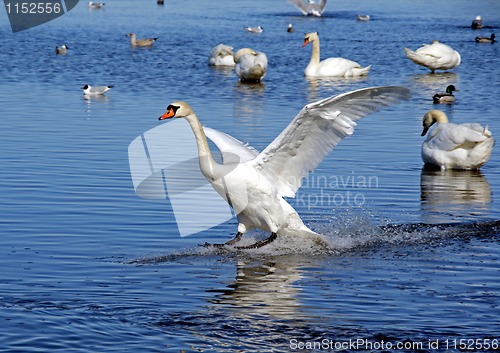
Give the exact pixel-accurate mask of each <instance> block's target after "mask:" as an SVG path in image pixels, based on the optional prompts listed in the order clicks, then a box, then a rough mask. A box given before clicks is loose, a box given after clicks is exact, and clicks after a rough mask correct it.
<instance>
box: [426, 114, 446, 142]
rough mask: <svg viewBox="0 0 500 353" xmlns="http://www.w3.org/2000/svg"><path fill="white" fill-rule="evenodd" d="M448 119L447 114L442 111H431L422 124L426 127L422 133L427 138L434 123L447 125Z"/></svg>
mask: <svg viewBox="0 0 500 353" xmlns="http://www.w3.org/2000/svg"><path fill="white" fill-rule="evenodd" d="M447 122H448V118H447V117H446V114H445V113H444V112H443V111H442V110H429V111H428V112H427V113H426V114H425V115H424V120H423V122H422V125H423V127H424V130H423V131H422V136H425V134H426V133H427V131H428V130H429V128H430V127H431V126H432V125H433V124H434V123H438V124H439V123H447Z"/></svg>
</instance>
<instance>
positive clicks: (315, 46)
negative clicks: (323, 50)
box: [308, 38, 319, 66]
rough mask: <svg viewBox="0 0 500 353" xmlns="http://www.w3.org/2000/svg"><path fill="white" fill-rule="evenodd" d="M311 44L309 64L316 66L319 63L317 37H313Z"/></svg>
mask: <svg viewBox="0 0 500 353" xmlns="http://www.w3.org/2000/svg"><path fill="white" fill-rule="evenodd" d="M311 44H312V53H311V60H310V61H309V65H314V66H317V65H318V64H319V38H315V39H314V41H313V42H312V43H311ZM309 65H308V66H309Z"/></svg>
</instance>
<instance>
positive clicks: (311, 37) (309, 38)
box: [302, 32, 319, 48]
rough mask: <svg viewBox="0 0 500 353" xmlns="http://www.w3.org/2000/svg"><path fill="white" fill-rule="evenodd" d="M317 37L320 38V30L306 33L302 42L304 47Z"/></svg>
mask: <svg viewBox="0 0 500 353" xmlns="http://www.w3.org/2000/svg"><path fill="white" fill-rule="evenodd" d="M317 39H319V33H318V32H311V33H307V34H305V35H304V43H303V44H302V48H303V47H305V46H306V45H307V44H309V43H312V42H314V41H315V40H317Z"/></svg>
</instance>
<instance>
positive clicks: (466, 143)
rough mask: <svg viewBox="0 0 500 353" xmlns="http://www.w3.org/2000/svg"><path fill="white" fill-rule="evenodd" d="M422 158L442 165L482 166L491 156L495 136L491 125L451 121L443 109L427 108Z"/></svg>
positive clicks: (439, 165)
mask: <svg viewBox="0 0 500 353" xmlns="http://www.w3.org/2000/svg"><path fill="white" fill-rule="evenodd" d="M434 123H437V126H436V127H434V128H433V129H432V130H430V131H429V135H428V136H427V139H426V140H425V142H424V143H423V144H422V160H423V161H424V162H425V163H427V164H431V165H435V166H438V167H440V168H441V169H466V170H471V169H479V168H481V167H482V166H483V165H484V164H485V163H486V162H488V160H489V159H490V156H491V152H492V150H493V146H494V145H495V140H493V137H492V134H491V131H489V130H488V127H487V126H486V127H484V128H483V127H482V126H481V125H479V124H477V123H466V124H452V123H449V122H448V118H447V117H446V114H445V113H444V112H443V111H441V110H430V111H428V112H427V113H426V114H425V116H424V119H423V127H424V130H423V131H422V136H425V134H426V133H427V131H428V130H429V128H430V127H431V126H432V125H434Z"/></svg>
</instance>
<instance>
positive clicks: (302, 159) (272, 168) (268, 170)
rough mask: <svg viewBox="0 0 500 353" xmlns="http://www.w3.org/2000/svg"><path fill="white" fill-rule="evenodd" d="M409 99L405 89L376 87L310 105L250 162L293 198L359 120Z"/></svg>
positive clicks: (280, 191) (281, 191) (283, 193)
mask: <svg viewBox="0 0 500 353" xmlns="http://www.w3.org/2000/svg"><path fill="white" fill-rule="evenodd" d="M409 97H410V90H409V89H407V88H404V87H396V86H394V87H374V88H365V89H360V90H357V91H353V92H348V93H344V94H340V95H338V96H334V97H330V98H326V99H323V100H320V101H318V102H314V103H310V104H307V105H306V106H305V107H304V108H302V110H301V111H300V112H299V114H298V115H297V116H296V117H295V119H294V120H293V121H292V122H291V123H290V125H288V127H287V128H286V129H285V130H283V132H282V133H281V134H280V135H278V137H276V139H275V140H274V141H273V142H272V143H271V144H270V145H269V146H267V147H266V148H265V149H264V151H262V152H261V153H260V154H259V155H258V156H257V157H256V158H255V159H254V160H252V161H250V162H249V163H250V164H251V165H253V166H254V167H255V168H256V169H257V170H260V171H261V172H262V173H263V174H264V175H265V176H266V177H268V178H269V179H270V180H271V181H272V183H273V184H274V185H276V186H277V188H278V193H279V195H281V196H288V197H293V196H295V192H296V191H297V189H298V188H299V187H300V185H301V183H302V179H303V178H304V177H305V176H306V175H307V173H308V172H310V171H312V170H313V169H315V168H316V167H317V166H318V164H319V163H320V162H321V161H322V160H323V159H324V158H325V157H326V156H327V155H328V154H329V153H330V152H331V151H332V149H333V148H334V147H335V146H336V145H337V144H338V143H339V142H340V141H341V140H342V139H343V138H345V137H346V136H349V135H351V134H352V133H353V132H354V127H355V126H356V121H357V120H359V119H361V118H363V117H364V116H366V115H368V114H370V113H373V112H375V111H378V110H379V109H381V108H382V107H385V106H388V105H391V104H395V103H397V102H399V101H401V100H403V99H408V98H409Z"/></svg>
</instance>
